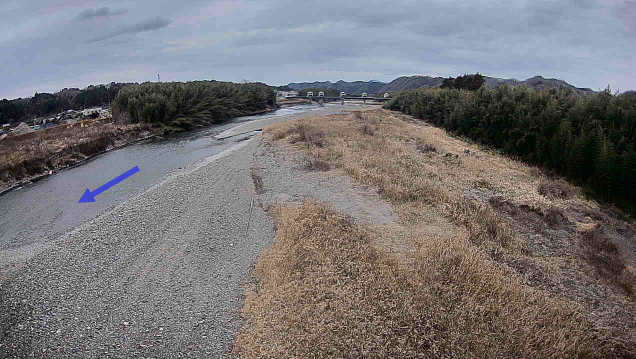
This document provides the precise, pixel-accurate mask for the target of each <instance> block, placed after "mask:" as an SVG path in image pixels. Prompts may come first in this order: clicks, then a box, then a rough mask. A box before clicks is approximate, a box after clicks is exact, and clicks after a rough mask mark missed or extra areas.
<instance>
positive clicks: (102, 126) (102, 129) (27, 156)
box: [0, 120, 150, 184]
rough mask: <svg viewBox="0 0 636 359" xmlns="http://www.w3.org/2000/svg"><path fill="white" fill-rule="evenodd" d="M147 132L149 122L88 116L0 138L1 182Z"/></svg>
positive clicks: (66, 163)
mask: <svg viewBox="0 0 636 359" xmlns="http://www.w3.org/2000/svg"><path fill="white" fill-rule="evenodd" d="M149 134H150V128H149V126H148V125H140V124H139V125H131V124H128V125H115V124H112V123H104V122H101V121H98V120H88V121H82V122H79V123H75V124H73V125H61V126H56V127H54V128H51V129H47V130H43V131H37V132H31V133H28V134H24V135H20V136H15V137H8V138H5V139H4V140H2V141H0V183H5V184H11V183H14V182H17V181H21V180H24V179H28V178H31V177H34V176H37V175H40V174H42V173H44V172H47V171H49V170H54V169H57V168H61V167H66V166H69V165H72V164H75V163H77V162H79V161H81V160H83V159H85V158H86V157H89V156H92V155H95V154H97V153H100V152H102V151H104V150H106V149H108V148H111V147H114V146H117V145H121V144H124V143H127V142H130V141H131V140H134V139H137V138H140V137H144V136H147V135H149Z"/></svg>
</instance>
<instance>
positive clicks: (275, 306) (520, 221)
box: [234, 110, 636, 358]
mask: <svg viewBox="0 0 636 359" xmlns="http://www.w3.org/2000/svg"><path fill="white" fill-rule="evenodd" d="M263 142H264V144H265V146H263V147H264V148H265V149H266V151H268V153H269V157H270V158H273V159H274V161H276V166H275V167H272V166H269V167H268V166H266V165H264V164H262V163H261V164H260V165H259V166H260V167H259V168H261V169H259V171H258V172H257V173H255V174H254V175H253V178H254V181H255V184H257V183H258V185H257V188H261V193H264V195H263V196H264V197H265V198H266V199H267V197H270V198H271V196H272V194H270V192H274V193H276V192H280V188H281V187H283V188H287V187H288V186H290V185H291V184H292V183H294V182H298V181H301V182H303V183H306V184H305V187H306V188H308V190H307V191H308V192H309V194H308V195H305V196H289V195H287V196H282V195H280V194H275V197H274V198H271V199H270V200H269V201H265V203H264V207H265V208H269V209H270V211H271V213H272V214H273V217H274V218H275V220H276V239H275V242H274V244H273V245H272V246H271V247H269V248H268V249H267V250H266V251H264V252H263V253H262V254H261V256H260V257H259V260H258V262H257V264H256V266H255V269H254V275H255V282H254V285H253V286H250V287H249V288H247V290H246V293H245V297H246V300H245V304H244V307H243V311H242V313H243V316H244V319H245V324H244V326H243V328H242V330H241V332H240V333H239V335H238V336H237V340H236V343H235V346H234V351H235V353H236V354H238V355H239V356H240V357H242V358H260V357H367V356H372V357H376V356H377V357H462V358H483V357H524V358H547V357H559V358H575V357H590V358H596V357H598V358H607V357H633V356H635V355H636V331H635V330H634V327H633V325H632V323H634V322H635V320H636V307H634V305H633V303H634V300H635V299H636V297H635V295H636V293H635V290H634V288H635V285H636V272H635V270H634V268H635V265H636V257H635V256H634V253H635V252H636V242H634V233H636V227H635V226H634V223H631V222H626V221H624V220H622V219H621V218H619V217H618V216H616V215H615V214H614V213H612V212H611V211H608V210H606V209H604V208H603V207H601V206H599V205H598V204H597V203H596V202H594V201H590V200H588V199H586V198H585V197H584V196H583V195H582V194H581V190H580V189H579V188H576V187H574V186H572V185H570V184H568V183H566V182H564V181H556V180H554V179H552V178H550V177H547V176H546V175H544V174H543V173H542V172H541V171H540V170H538V169H537V168H536V167H531V166H527V165H525V164H523V163H520V162H517V161H513V160H510V159H508V158H506V157H503V156H500V155H497V154H494V153H491V152H489V151H487V150H486V149H485V148H481V147H479V146H477V145H474V144H469V143H466V142H463V141H461V140H459V139H456V138H453V137H450V136H448V135H447V134H446V133H445V132H444V131H443V130H441V129H439V128H435V127H433V126H430V125H427V124H426V123H424V122H422V121H416V120H414V119H413V118H412V117H410V116H405V115H401V114H397V113H393V112H389V111H386V110H375V111H364V112H354V113H353V114H345V115H333V116H329V117H322V118H314V119H311V120H300V121H289V122H285V123H280V124H275V125H271V126H269V127H266V128H265V129H264V130H263ZM260 158H263V157H260ZM260 161H261V162H263V161H265V160H264V159H261V160H260ZM289 161H293V162H295V164H291V165H290V164H287V163H285V162H289ZM280 172H287V174H286V175H285V176H284V177H283V178H285V179H284V180H281V176H280V175H278V174H277V173H280ZM289 172H293V173H289ZM303 172H305V173H313V174H315V176H321V177H322V180H318V181H309V180H306V179H305V178H301V177H304V176H306V175H304V174H302V173H303ZM343 178H344V179H343ZM347 179H348V180H351V181H353V182H355V183H356V184H357V186H358V189H357V190H356V191H355V192H353V191H348V192H344V193H340V194H338V191H335V190H331V189H327V187H328V186H331V185H332V184H333V183H336V182H338V181H340V182H343V181H346V180H347ZM285 182H289V183H290V184H288V183H285ZM325 192H327V193H325ZM334 194H337V195H334ZM356 196H358V197H357V198H360V196H362V197H363V198H366V199H367V200H365V201H362V202H360V201H356V200H355V199H356ZM378 200H379V202H380V203H379V204H378ZM369 202H375V204H369ZM386 206H389V207H390V208H391V209H392V213H391V212H389V214H388V215H387V211H386V210H385V209H384V208H385V207H386Z"/></svg>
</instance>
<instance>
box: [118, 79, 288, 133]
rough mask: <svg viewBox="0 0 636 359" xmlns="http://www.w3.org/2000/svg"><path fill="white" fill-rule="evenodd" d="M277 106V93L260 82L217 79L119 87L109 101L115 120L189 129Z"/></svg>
mask: <svg viewBox="0 0 636 359" xmlns="http://www.w3.org/2000/svg"><path fill="white" fill-rule="evenodd" d="M275 106H276V92H275V91H274V89H273V88H271V87H269V86H267V85H265V84H262V83H243V84H235V83H230V82H218V81H193V82H185V83H184V82H167V83H144V84H141V85H137V86H130V87H126V88H124V89H122V90H121V91H120V92H119V94H118V95H117V97H116V98H115V100H114V101H113V104H112V109H113V117H114V118H115V119H116V120H124V121H132V122H145V123H153V124H162V125H165V126H168V127H169V128H170V129H172V130H175V131H180V130H189V129H191V128H193V127H196V126H203V125H208V124H211V123H214V122H218V121H221V120H226V119H229V118H232V117H237V116H245V115H249V114H253V113H257V112H261V111H264V110H267V109H271V108H274V107H275Z"/></svg>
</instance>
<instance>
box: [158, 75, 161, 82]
mask: <svg viewBox="0 0 636 359" xmlns="http://www.w3.org/2000/svg"><path fill="white" fill-rule="evenodd" d="M157 82H161V77H159V74H157Z"/></svg>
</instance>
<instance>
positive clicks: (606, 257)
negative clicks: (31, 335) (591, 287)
mask: <svg viewBox="0 0 636 359" xmlns="http://www.w3.org/2000/svg"><path fill="white" fill-rule="evenodd" d="M580 239H581V242H582V243H583V245H584V248H585V254H586V257H587V259H588V260H589V262H590V263H591V264H592V265H593V266H594V267H595V268H596V269H597V271H598V272H599V274H600V276H601V277H602V278H604V279H606V280H609V281H610V282H612V283H614V284H616V285H618V286H619V287H621V288H622V289H623V290H625V293H627V294H628V295H632V296H633V295H634V285H635V283H636V276H635V275H634V273H633V271H632V270H630V268H628V267H627V266H626V264H625V260H624V259H623V258H622V257H621V253H620V250H619V248H618V247H617V246H616V244H615V243H614V242H612V240H611V239H609V238H608V237H607V235H606V234H605V233H604V232H603V230H602V228H601V226H595V227H592V228H589V229H587V230H584V231H582V232H581V235H580Z"/></svg>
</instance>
